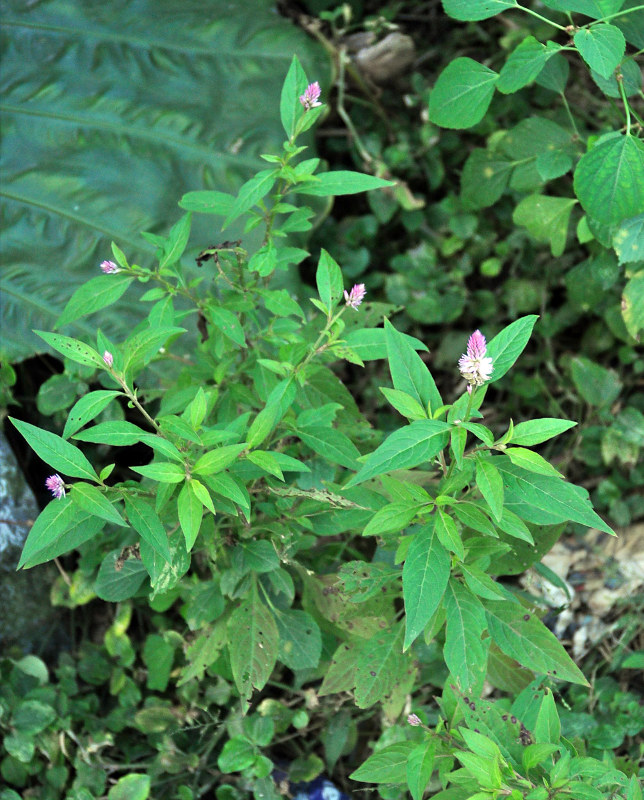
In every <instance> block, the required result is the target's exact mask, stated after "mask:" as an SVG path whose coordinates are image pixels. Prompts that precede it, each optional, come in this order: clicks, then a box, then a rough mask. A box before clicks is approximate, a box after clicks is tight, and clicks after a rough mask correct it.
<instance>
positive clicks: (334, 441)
mask: <svg viewBox="0 0 644 800" xmlns="http://www.w3.org/2000/svg"><path fill="white" fill-rule="evenodd" d="M297 435H298V437H299V438H300V439H301V440H302V441H303V442H304V444H306V445H308V446H309V447H310V448H311V450H313V451H314V452H315V453H319V454H320V455H321V456H324V457H325V458H327V459H328V460H329V461H332V462H333V463H334V464H341V465H342V466H343V467H346V468H347V469H358V466H359V465H358V462H357V460H356V459H358V458H359V457H360V451H359V450H358V448H357V447H356V446H355V445H354V444H353V442H352V441H351V439H349V437H348V436H345V435H344V433H342V432H341V431H338V430H336V429H335V428H326V427H324V426H323V425H310V426H307V428H306V429H305V430H298V431H297Z"/></svg>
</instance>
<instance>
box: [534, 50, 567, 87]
mask: <svg viewBox="0 0 644 800" xmlns="http://www.w3.org/2000/svg"><path fill="white" fill-rule="evenodd" d="M569 74H570V66H569V65H568V61H567V60H566V58H565V56H564V55H563V53H558V54H557V55H555V56H553V57H552V58H550V59H548V61H546V65H545V66H544V68H543V69H542V70H541V72H540V73H539V75H538V76H537V83H538V84H539V86H543V87H544V88H545V89H550V91H551V92H557V94H561V93H562V92H563V91H564V89H565V88H566V83H568V75H569Z"/></svg>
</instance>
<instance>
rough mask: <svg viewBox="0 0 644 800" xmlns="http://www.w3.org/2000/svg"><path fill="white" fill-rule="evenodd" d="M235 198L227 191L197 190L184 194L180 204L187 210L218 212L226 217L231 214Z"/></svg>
mask: <svg viewBox="0 0 644 800" xmlns="http://www.w3.org/2000/svg"><path fill="white" fill-rule="evenodd" d="M234 202H235V198H234V197H233V196H232V195H231V194H227V193H226V192H217V191H197V192H188V193H187V194H184V195H183V197H182V198H181V200H180V201H179V206H180V207H181V208H183V209H185V210H186V211H196V212H197V213H198V214H217V215H218V216H220V217H226V216H228V214H230V212H231V209H232V207H233V203H234Z"/></svg>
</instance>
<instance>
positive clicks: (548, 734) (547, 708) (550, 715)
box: [534, 689, 561, 744]
mask: <svg viewBox="0 0 644 800" xmlns="http://www.w3.org/2000/svg"><path fill="white" fill-rule="evenodd" d="M534 737H535V739H536V740H537V743H538V744H559V739H560V737H561V723H560V722H559V715H558V714H557V706H556V704H555V699H554V697H553V695H552V692H551V691H550V689H546V693H545V695H544V697H543V700H542V701H541V706H540V707H539V713H538V714H537V721H536V723H535V726H534Z"/></svg>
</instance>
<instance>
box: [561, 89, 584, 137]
mask: <svg viewBox="0 0 644 800" xmlns="http://www.w3.org/2000/svg"><path fill="white" fill-rule="evenodd" d="M560 94H561V99H562V101H563V104H564V108H565V109H566V112H567V113H568V119H569V120H570V124H571V125H572V129H573V131H574V132H575V136H576V137H577V138H580V137H579V130H578V129H577V124H576V123H575V118H574V117H573V115H572V111H571V110H570V106H569V105H568V101H567V100H566V95H565V94H564V93H563V92H561V93H560Z"/></svg>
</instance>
